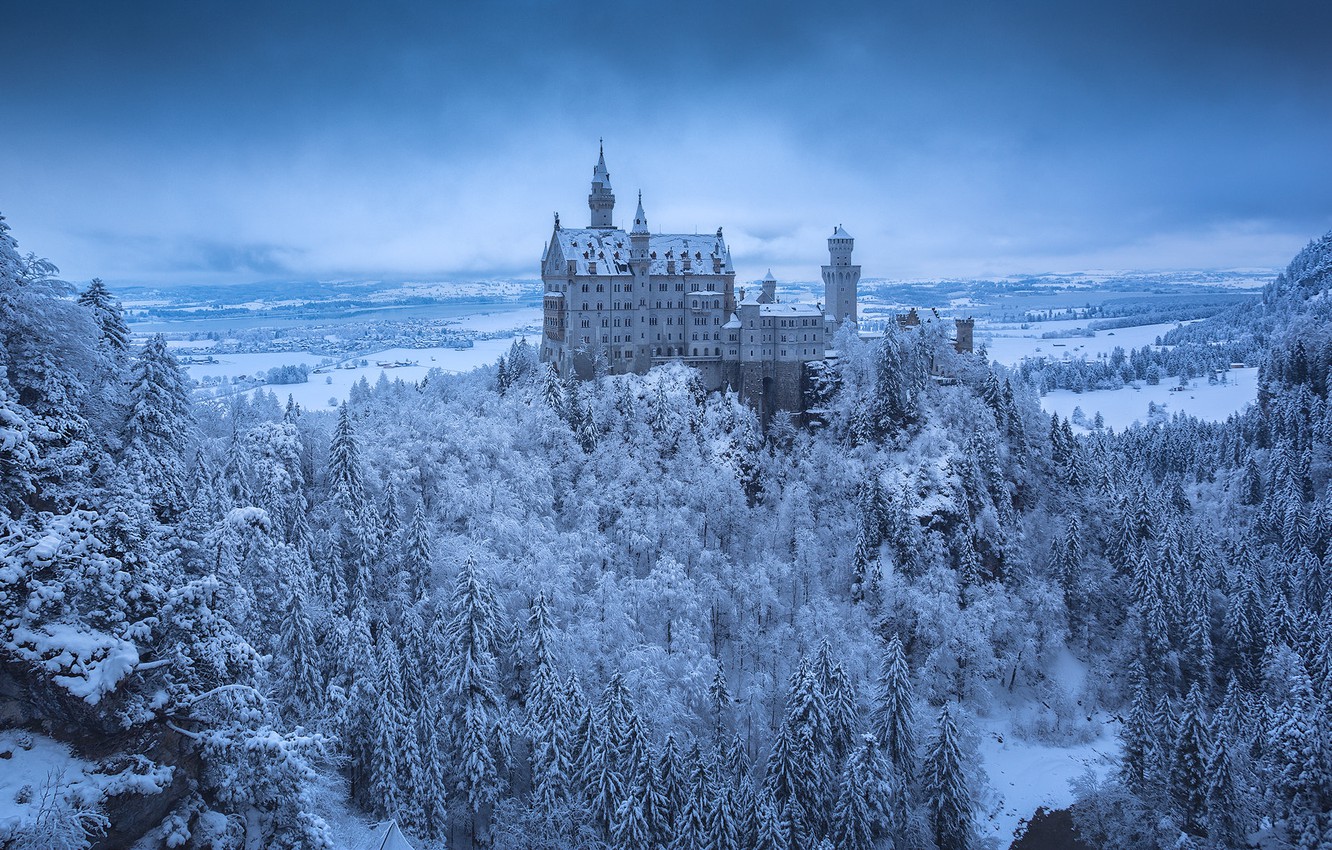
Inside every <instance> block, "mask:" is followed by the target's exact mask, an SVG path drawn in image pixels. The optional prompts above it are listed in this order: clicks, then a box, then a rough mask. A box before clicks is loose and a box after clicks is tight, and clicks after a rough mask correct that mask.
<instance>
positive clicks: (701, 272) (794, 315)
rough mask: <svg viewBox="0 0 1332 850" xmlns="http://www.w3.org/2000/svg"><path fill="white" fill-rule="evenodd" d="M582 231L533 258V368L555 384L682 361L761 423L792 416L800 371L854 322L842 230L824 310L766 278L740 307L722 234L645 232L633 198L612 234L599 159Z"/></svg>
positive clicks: (802, 385)
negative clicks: (541, 368) (546, 371)
mask: <svg viewBox="0 0 1332 850" xmlns="http://www.w3.org/2000/svg"><path fill="white" fill-rule="evenodd" d="M587 205H588V207H589V209H590V210H591V214H592V215H591V223H590V225H589V226H588V227H586V228H570V227H563V226H561V224H560V217H559V214H558V213H556V215H555V230H554V233H552V235H551V237H550V242H549V243H548V244H547V245H546V248H545V253H544V254H543V256H542V258H541V280H542V282H543V283H544V284H545V295H544V300H543V306H544V311H545V328H544V333H543V334H542V340H541V359H542V361H544V362H549V363H554V364H555V366H556V368H557V369H558V370H559V372H560V373H561V374H562V375H565V376H569V375H576V376H578V377H580V378H584V379H587V378H590V377H592V376H593V375H595V374H599V373H608V374H625V373H628V372H635V373H638V374H642V373H644V372H646V371H647V370H648V369H649V368H651V367H652V366H655V365H657V364H660V363H667V362H670V361H673V360H679V361H682V362H684V363H686V364H688V365H690V366H692V367H694V368H696V369H698V370H699V372H700V373H701V374H702V376H703V382H704V384H705V386H706V387H707V388H708V389H709V390H715V389H730V390H734V391H736V392H737V393H739V394H740V396H741V398H743V399H744V400H745V401H746V402H747V403H748V404H750V405H752V406H753V407H754V408H755V409H756V410H758V411H759V414H760V416H762V417H763V418H765V419H766V418H767V417H768V416H770V415H771V414H772V413H773V412H775V411H777V410H789V411H793V412H799V411H800V410H801V408H802V398H803V397H804V392H805V389H806V384H807V381H808V377H807V376H808V369H807V368H806V364H808V363H810V362H812V361H820V360H823V359H824V358H825V357H826V356H827V354H828V348H829V345H830V343H831V340H832V337H833V334H834V332H835V331H836V330H837V328H838V327H839V326H840V325H841V323H842V322H846V321H849V322H851V323H853V324H854V323H855V322H856V287H857V285H858V284H859V282H860V266H857V265H854V264H853V263H852V262H851V251H852V249H853V248H854V246H855V240H854V239H852V238H851V235H850V234H848V233H847V232H846V231H845V230H843V229H842V227H841V226H840V225H839V226H838V227H837V228H836V229H835V230H834V231H833V235H832V236H831V237H830V238H829V239H828V264H827V265H826V266H824V267H823V286H824V303H825V304H826V305H827V307H826V308H825V307H824V306H823V305H819V304H801V303H788V302H782V301H779V300H778V299H777V281H776V280H775V279H774V278H773V276H772V272H771V271H769V272H768V274H767V276H766V277H764V278H763V280H761V281H759V282H758V283H757V285H755V286H754V287H753V288H752V289H749V290H748V291H747V292H746V290H744V289H742V290H741V291H740V292H741V297H740V299H739V300H738V301H737V299H736V293H735V266H734V265H732V263H731V252H730V249H728V248H727V247H726V240H725V238H724V237H723V236H722V229H721V228H720V227H719V228H717V232H716V234H713V235H704V236H700V235H698V234H684V233H653V232H651V231H650V230H649V229H648V221H647V214H646V213H645V212H644V211H643V196H642V193H641V192H640V193H639V197H638V210H637V212H636V213H635V214H634V223H633V227H632V228H631V229H630V230H629V231H628V232H625V231H624V230H623V229H621V228H618V227H616V226H615V223H614V212H615V195H614V193H613V192H612V191H611V184H610V173H609V172H608V171H607V170H606V156H605V151H604V149H603V150H602V151H601V153H600V155H599V156H598V158H597V164H596V167H595V168H593V169H592V192H591V193H590V194H589V195H588V196H587Z"/></svg>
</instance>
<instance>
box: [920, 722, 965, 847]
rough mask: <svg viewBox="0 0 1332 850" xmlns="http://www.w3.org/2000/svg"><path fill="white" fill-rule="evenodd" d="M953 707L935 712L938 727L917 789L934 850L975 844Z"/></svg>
mask: <svg viewBox="0 0 1332 850" xmlns="http://www.w3.org/2000/svg"><path fill="white" fill-rule="evenodd" d="M953 711H954V709H953V707H952V706H951V704H945V705H944V707H943V710H942V711H940V713H939V728H938V732H937V733H936V735H935V738H934V740H933V741H932V742H931V744H930V748H929V752H928V754H927V755H926V757H925V765H924V772H923V774H922V776H921V789H922V791H923V793H924V795H925V800H926V805H927V807H928V810H929V819H930V833H931V835H932V836H933V838H934V844H935V846H936V847H937V848H938V850H969V848H971V847H974V846H975V843H976V835H975V826H974V823H973V817H974V816H973V813H972V805H973V804H972V800H971V791H970V789H969V788H968V785H967V777H966V774H965V773H964V771H963V767H962V753H961V751H960V750H959V748H958V739H957V725H956V723H955V722H954V720H953Z"/></svg>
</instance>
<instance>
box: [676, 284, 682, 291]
mask: <svg viewBox="0 0 1332 850" xmlns="http://www.w3.org/2000/svg"><path fill="white" fill-rule="evenodd" d="M675 291H676V292H684V284H683V283H677V284H676V285H675Z"/></svg>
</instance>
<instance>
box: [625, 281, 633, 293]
mask: <svg viewBox="0 0 1332 850" xmlns="http://www.w3.org/2000/svg"><path fill="white" fill-rule="evenodd" d="M624 291H625V292H633V291H634V285H633V284H632V283H626V284H625V285H624Z"/></svg>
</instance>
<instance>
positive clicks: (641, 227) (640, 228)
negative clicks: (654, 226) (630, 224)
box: [630, 189, 650, 233]
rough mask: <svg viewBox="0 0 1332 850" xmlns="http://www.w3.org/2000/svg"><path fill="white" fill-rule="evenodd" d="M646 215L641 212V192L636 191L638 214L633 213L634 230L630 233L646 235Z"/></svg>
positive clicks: (640, 190)
mask: <svg viewBox="0 0 1332 850" xmlns="http://www.w3.org/2000/svg"><path fill="white" fill-rule="evenodd" d="M648 232H650V231H649V230H648V223H647V213H645V212H643V190H642V189H639V190H638V212H636V213H634V229H633V230H631V231H630V233H648Z"/></svg>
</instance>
